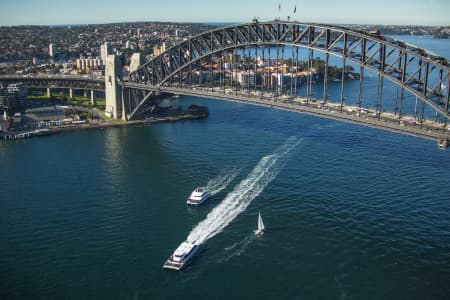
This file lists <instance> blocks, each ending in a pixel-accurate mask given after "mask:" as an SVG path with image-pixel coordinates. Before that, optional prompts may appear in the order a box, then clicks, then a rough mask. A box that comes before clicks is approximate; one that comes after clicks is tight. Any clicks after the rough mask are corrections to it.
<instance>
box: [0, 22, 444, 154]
mask: <svg viewBox="0 0 450 300" xmlns="http://www.w3.org/2000/svg"><path fill="white" fill-rule="evenodd" d="M319 54H320V55H321V57H322V59H321V65H322V72H321V75H320V76H317V74H315V73H314V72H313V71H315V70H316V69H317V64H318V59H317V57H315V56H317V55H319ZM336 62H338V63H339V65H340V68H339V69H338V70H339V72H340V73H339V74H336V68H334V69H333V74H332V75H331V71H330V70H331V69H332V66H331V64H336ZM121 69H122V66H121V65H120V61H119V59H118V58H117V57H115V56H114V55H110V56H109V57H108V59H107V62H106V66H105V77H104V78H86V77H81V76H52V77H48V76H31V77H30V76H1V77H0V82H3V83H13V82H22V83H23V84H24V85H25V86H27V87H32V88H63V89H69V90H70V93H71V94H72V90H74V89H83V90H91V91H92V97H93V96H94V92H93V91H104V92H105V98H106V110H105V113H106V114H107V115H108V116H110V117H112V118H122V119H123V120H125V121H129V120H134V119H137V118H142V117H143V116H144V115H146V114H149V113H151V111H152V107H154V106H155V105H157V104H158V101H159V100H158V99H160V97H159V95H161V94H164V93H173V94H179V95H193V96H199V97H205V98H216V99H223V100H228V101H239V102H243V103H249V104H255V105H261V106H267V107H271V108H277V109H285V110H291V111H297V112H301V113H307V114H313V115H317V116H322V117H328V118H333V119H338V120H343V121H348V122H353V123H359V124H363V125H369V126H373V127H378V128H382V129H388V130H392V131H396V132H401V133H407V134H413V135H417V136H422V137H429V138H435V139H438V140H440V141H441V142H442V141H443V142H445V146H446V145H447V142H448V139H449V138H450V130H449V129H450V128H449V125H450V124H449V103H450V65H449V62H448V61H447V59H445V58H443V57H440V56H439V55H437V54H434V53H432V52H430V51H427V50H425V49H422V48H419V47H416V46H413V45H410V44H408V43H405V42H402V41H399V40H395V39H393V38H390V37H387V36H383V35H380V34H379V32H364V31H357V30H352V29H348V28H345V27H340V26H335V25H324V24H315V23H299V22H286V21H281V20H275V21H271V22H259V21H257V20H254V21H253V22H252V23H248V24H239V25H233V26H228V27H223V28H217V29H214V30H211V31H207V32H204V33H202V34H199V35H196V36H194V37H191V38H189V39H187V40H184V41H182V42H180V43H179V44H177V45H175V46H173V47H171V48H169V49H167V50H166V51H165V52H163V53H161V54H160V55H159V56H156V57H154V58H153V59H151V60H150V61H147V62H143V63H142V64H138V65H136V64H135V65H134V66H133V67H131V68H130V71H131V72H130V74H129V76H128V78H124V77H123V76H122V72H121ZM349 70H356V71H357V74H356V75H357V76H354V75H355V73H352V72H350V71H349ZM349 76H353V77H354V80H353V81H356V82H357V83H356V84H357V88H356V89H355V88H353V90H352V91H351V93H352V95H351V96H350V95H348V92H347V93H346V85H347V80H346V79H347V78H348V77H349ZM368 80H370V81H371V84H370V85H368V84H367V82H368ZM354 85H355V83H354ZM330 86H332V87H333V89H330ZM350 98H351V100H349V99H350Z"/></svg>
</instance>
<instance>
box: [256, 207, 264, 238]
mask: <svg viewBox="0 0 450 300" xmlns="http://www.w3.org/2000/svg"><path fill="white" fill-rule="evenodd" d="M264 229H265V227H264V223H263V219H262V217H261V212H259V214H258V229H256V230H255V235H263V233H264Z"/></svg>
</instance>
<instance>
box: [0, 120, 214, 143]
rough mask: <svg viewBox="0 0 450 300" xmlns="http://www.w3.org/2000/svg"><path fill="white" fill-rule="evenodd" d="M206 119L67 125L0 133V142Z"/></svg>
mask: <svg viewBox="0 0 450 300" xmlns="http://www.w3.org/2000/svg"><path fill="white" fill-rule="evenodd" d="M207 117H208V115H207V114H200V115H189V116H178V117H162V118H154V119H152V120H148V121H147V120H135V121H128V122H123V121H121V122H111V121H107V122H103V123H88V124H82V125H69V126H67V127H48V128H43V129H39V128H36V129H34V130H29V131H21V132H8V133H2V134H1V135H0V140H3V141H10V140H20V139H26V138H32V137H40V136H48V135H54V134H59V133H64V132H73V131H83V130H94V129H104V128H117V127H129V126H136V125H153V124H160V123H173V122H180V121H190V120H199V119H206V118H207Z"/></svg>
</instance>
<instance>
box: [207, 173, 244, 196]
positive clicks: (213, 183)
mask: <svg viewBox="0 0 450 300" xmlns="http://www.w3.org/2000/svg"><path fill="white" fill-rule="evenodd" d="M238 174H239V170H238V169H231V170H230V171H228V172H225V174H222V175H219V176H218V177H216V178H213V179H211V180H210V181H208V184H207V185H206V188H207V189H208V191H209V192H210V193H211V195H216V194H218V193H220V192H221V191H222V190H223V189H225V188H226V187H227V186H228V185H229V184H230V183H231V182H232V181H233V179H234V178H236V176H237V175H238Z"/></svg>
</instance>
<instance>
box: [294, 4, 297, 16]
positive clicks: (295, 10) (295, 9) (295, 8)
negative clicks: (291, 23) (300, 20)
mask: <svg viewBox="0 0 450 300" xmlns="http://www.w3.org/2000/svg"><path fill="white" fill-rule="evenodd" d="M296 12H297V4H296V5H295V6H294V14H295V13H296Z"/></svg>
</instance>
